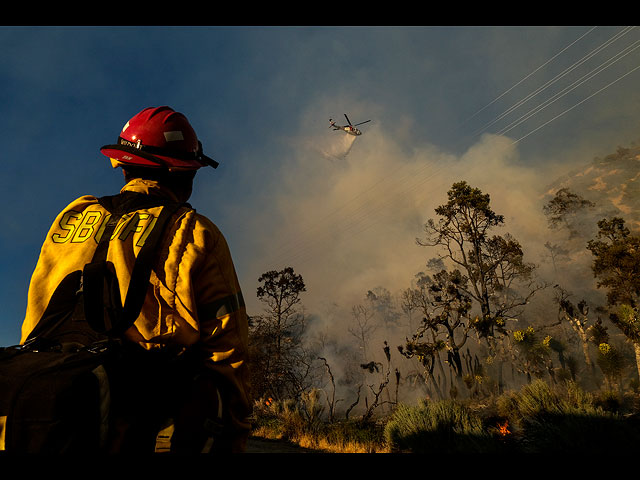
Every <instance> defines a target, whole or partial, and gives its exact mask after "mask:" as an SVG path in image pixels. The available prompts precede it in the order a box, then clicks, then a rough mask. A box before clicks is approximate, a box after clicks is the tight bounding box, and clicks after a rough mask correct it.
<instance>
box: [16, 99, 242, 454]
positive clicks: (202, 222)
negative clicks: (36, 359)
mask: <svg viewBox="0 0 640 480" xmlns="http://www.w3.org/2000/svg"><path fill="white" fill-rule="evenodd" d="M101 152H102V153H103V154H104V155H105V156H107V157H108V158H109V159H110V161H111V164H112V166H113V168H118V167H120V168H122V171H123V173H124V179H125V185H124V187H123V188H122V190H121V192H138V193H142V194H144V195H149V196H160V197H164V198H167V199H168V200H171V201H173V202H187V200H188V199H189V197H190V195H191V192H192V186H193V179H194V176H195V173H196V171H197V170H198V169H199V168H202V167H206V166H211V167H213V168H216V167H217V166H218V163H217V162H216V161H214V160H212V159H211V158H209V157H207V156H206V155H204V153H203V151H202V145H201V143H200V141H199V140H198V138H197V136H196V133H195V131H194V129H193V128H192V126H191V125H190V123H189V121H188V120H187V118H186V117H185V116H184V115H183V114H181V113H179V112H176V111H175V110H173V109H172V108H170V107H167V106H163V107H154V108H146V109H144V110H142V111H141V112H140V113H138V114H137V115H135V116H134V117H132V118H131V119H130V120H129V121H128V122H127V123H126V124H125V126H124V127H123V129H122V131H121V132H120V135H119V137H118V140H117V143H116V144H113V145H106V146H104V147H102V148H101ZM157 211H158V207H152V208H147V209H142V210H138V211H137V212H136V214H135V215H133V216H131V215H130V216H128V217H126V216H123V217H122V219H121V220H120V223H118V225H117V226H116V227H115V230H114V231H113V233H112V237H111V241H110V243H109V250H108V257H107V259H108V261H109V262H111V263H112V264H113V266H114V268H115V272H116V275H117V279H118V280H117V281H118V283H119V286H120V291H121V292H126V290H127V286H128V283H129V280H130V278H131V271H130V269H131V266H132V263H133V261H134V260H135V255H136V254H137V252H138V251H139V249H140V245H141V244H142V243H144V239H145V234H148V232H149V230H150V229H151V228H152V227H153V222H154V219H155V218H156V215H157ZM107 213H108V212H107V211H106V210H105V209H104V208H102V206H101V205H100V204H99V203H98V200H97V198H96V197H94V196H91V195H86V196H82V197H80V198H78V199H77V200H75V201H73V202H71V203H70V204H69V205H68V206H67V208H65V209H64V210H63V211H62V212H61V213H60V214H59V215H58V217H57V218H56V219H55V221H54V222H53V225H52V227H51V229H50V231H49V233H48V235H47V237H46V240H45V242H44V244H43V246H42V249H41V253H40V257H39V259H38V263H37V265H36V268H35V270H34V273H33V276H32V278H31V283H30V286H29V293H28V300H27V311H26V316H25V320H24V323H23V325H22V337H21V341H22V342H24V341H25V340H26V339H27V337H28V336H29V333H30V332H31V331H32V329H33V328H34V327H35V326H36V324H37V323H38V321H39V319H40V318H41V317H42V315H43V313H44V311H45V310H46V309H47V306H48V304H49V300H50V299H51V296H52V294H53V292H54V289H55V288H56V286H57V285H58V284H59V283H60V282H61V281H62V280H63V279H64V277H65V276H66V275H68V274H69V272H72V271H75V270H78V269H79V270H82V268H83V265H84V264H86V263H87V262H89V261H90V260H91V256H92V254H93V252H94V250H95V247H96V244H97V239H98V236H99V235H100V232H101V228H100V227H101V226H102V225H103V224H104V223H106V222H104V220H105V218H106V217H107ZM125 217H126V218H125ZM157 250H158V251H157V255H158V258H157V260H156V263H155V265H154V268H153V271H152V273H151V277H150V287H149V289H148V291H147V294H146V297H145V300H144V304H143V307H142V310H141V313H140V315H139V316H138V318H137V320H136V321H135V323H134V324H133V326H131V327H130V328H129V329H128V330H126V331H125V333H124V339H125V341H126V342H131V344H136V345H139V346H141V347H142V348H141V350H142V349H143V350H144V351H145V352H150V354H151V353H152V352H171V354H172V355H173V354H176V355H177V354H178V353H179V354H184V352H189V353H190V357H189V358H192V359H194V358H195V359H197V362H198V363H199V366H198V367H200V366H201V367H202V368H196V369H194V370H190V371H189V374H190V375H191V377H189V378H190V383H188V385H187V384H185V385H187V386H186V387H184V388H182V387H177V386H176V385H173V386H170V385H167V386H166V390H165V391H163V390H162V389H161V390H160V393H157V394H154V395H156V398H155V399H154V398H151V399H146V400H137V401H136V402H135V403H136V405H135V406H134V407H131V411H133V412H135V411H136V409H137V411H138V412H141V411H145V410H146V409H152V407H151V405H154V404H159V403H161V402H159V397H162V398H163V399H165V398H171V399H177V400H176V402H178V403H177V404H171V405H172V408H174V410H172V413H171V415H170V416H171V417H172V420H173V437H172V439H171V450H172V451H176V452H201V451H207V450H210V449H212V450H214V451H226V452H242V451H244V450H245V447H246V439H247V436H248V431H249V423H248V416H249V414H250V413H251V403H250V400H249V391H248V390H249V386H248V372H247V359H246V355H247V335H248V324H247V314H246V309H245V305H244V301H243V298H242V292H241V289H240V285H239V283H238V279H237V275H236V272H235V269H234V264H233V261H232V258H231V255H230V252H229V248H228V245H227V243H226V240H225V238H224V237H223V235H222V233H221V232H220V231H219V230H218V228H217V227H216V226H215V225H214V224H213V223H212V222H211V221H210V220H209V219H207V218H206V217H205V216H203V215H201V214H199V213H197V212H196V211H195V210H194V209H193V208H191V207H190V205H188V204H186V205H185V206H184V207H183V208H180V209H179V210H178V211H177V213H175V214H174V216H173V218H172V219H171V220H170V221H169V223H168V226H167V227H166V230H165V231H164V237H163V240H162V243H161V244H160V245H159V247H158V249H157ZM126 342H125V343H126ZM194 352H195V353H194ZM184 356H186V355H184ZM191 363H193V361H192V362H191ZM194 371H195V372H196V374H193V372H194ZM160 378H162V372H160ZM167 378H168V377H167ZM136 382H137V380H136ZM187 393H188V394H187ZM176 405H177V406H176ZM165 413H166V412H162V413H158V415H164V414H165ZM165 416H166V415H165ZM165 420H166V419H164V418H163V419H161V420H158V423H157V424H154V425H153V427H149V428H152V429H156V430H157V428H160V427H161V426H162V425H161V423H162V422H164V421H165ZM123 422H124V420H123ZM123 425H124V426H123ZM120 426H121V427H122V429H121V430H122V431H123V432H124V431H126V430H127V426H126V422H125V423H123V424H122V425H120ZM164 426H166V424H165V425H164ZM147 427H148V425H146V426H145V428H147ZM129 430H130V432H131V431H134V430H135V429H133V428H130V429H129ZM156 434H157V431H154V432H149V431H145V432H144V433H140V432H138V433H137V434H133V433H131V434H130V435H129V437H127V435H126V434H124V433H123V434H121V435H120V436H114V438H116V440H113V439H112V440H111V442H112V448H111V450H113V451H123V450H124V451H126V450H127V449H131V450H135V449H143V450H144V449H147V450H151V451H153V448H154V446H153V445H155V443H154V442H155V439H156V437H155V436H156Z"/></svg>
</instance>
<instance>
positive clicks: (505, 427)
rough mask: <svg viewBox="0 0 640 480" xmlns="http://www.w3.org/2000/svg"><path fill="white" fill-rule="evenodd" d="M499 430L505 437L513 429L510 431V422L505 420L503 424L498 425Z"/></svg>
mask: <svg viewBox="0 0 640 480" xmlns="http://www.w3.org/2000/svg"><path fill="white" fill-rule="evenodd" d="M498 431H499V432H500V435H502V436H503V437H504V436H506V435H509V434H510V433H511V431H509V422H508V421H506V420H505V422H504V423H503V424H502V425H498Z"/></svg>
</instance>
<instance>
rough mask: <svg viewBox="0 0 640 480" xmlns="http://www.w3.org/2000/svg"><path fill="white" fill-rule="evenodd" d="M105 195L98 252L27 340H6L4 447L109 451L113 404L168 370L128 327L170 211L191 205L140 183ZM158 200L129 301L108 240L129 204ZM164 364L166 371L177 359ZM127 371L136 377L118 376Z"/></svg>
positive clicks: (0, 373) (1, 370) (0, 399)
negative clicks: (146, 190)
mask: <svg viewBox="0 0 640 480" xmlns="http://www.w3.org/2000/svg"><path fill="white" fill-rule="evenodd" d="M99 202H100V204H101V205H102V206H103V207H104V208H105V209H106V210H107V211H109V212H110V213H111V216H110V218H109V219H108V223H107V225H106V227H105V230H104V233H103V234H102V236H101V238H100V242H99V243H98V245H97V247H96V251H95V254H94V256H93V259H92V261H91V262H90V263H88V264H87V265H85V267H84V269H83V270H82V271H81V270H78V271H74V272H71V273H70V274H69V275H68V276H67V277H66V278H65V279H64V280H63V281H62V282H61V283H60V285H59V286H58V287H57V289H56V290H55V292H54V294H53V296H52V298H51V300H50V302H49V305H48V307H47V309H46V311H45V312H44V314H43V316H42V318H41V319H40V321H39V322H38V324H37V325H36V327H35V329H34V330H33V332H32V333H31V334H30V335H29V337H28V339H27V340H26V341H25V343H24V344H23V345H19V346H14V347H6V348H2V349H0V450H6V451H7V452H19V453H78V452H93V453H95V452H101V451H104V450H105V449H106V448H107V444H108V442H109V438H110V435H111V433H112V430H113V426H114V423H113V422H114V416H113V410H114V408H113V407H114V405H117V404H118V403H120V404H122V403H126V402H127V401H129V400H131V401H137V400H136V399H134V398H128V396H129V397H131V395H129V394H130V393H131V392H130V391H129V390H131V389H132V385H136V387H137V388H138V389H139V390H140V391H142V390H144V389H145V383H144V382H145V381H151V380H149V378H150V377H153V375H149V372H150V371H154V369H155V371H157V372H158V375H159V374H160V373H159V372H160V369H159V368H157V365H158V358H157V356H154V355H153V354H151V353H150V352H148V351H147V350H144V349H142V347H138V346H137V345H134V344H132V343H131V342H124V341H123V340H122V339H121V335H122V333H123V332H124V331H125V330H126V329H127V328H129V326H131V325H132V324H133V322H134V321H135V320H136V318H137V317H138V315H139V313H140V310H141V308H142V304H143V302H144V298H145V295H146V292H147V289H148V286H149V276H150V273H151V269H152V263H153V260H154V254H155V252H156V247H157V245H158V244H159V241H160V240H161V238H162V237H163V232H164V227H165V225H166V223H167V221H168V220H169V219H170V218H171V217H172V215H173V214H174V213H175V212H176V211H177V210H178V209H179V208H181V207H183V206H187V207H189V205H188V204H181V203H173V202H170V201H168V200H166V199H163V198H162V197H156V196H150V195H143V194H138V193H134V192H124V193H121V194H119V195H114V196H109V197H102V198H100V199H99ZM159 205H162V206H163V208H162V210H161V213H160V214H159V216H158V218H157V221H156V223H155V225H154V226H153V229H152V231H151V233H150V234H149V236H148V237H147V239H146V241H145V243H144V245H143V247H142V249H141V250H140V252H139V254H138V256H137V258H136V262H135V266H134V268H133V271H132V276H131V283H130V284H129V287H128V291H127V295H126V299H125V301H124V304H123V303H122V302H121V296H120V290H119V286H118V282H117V278H116V275H115V270H114V268H113V265H112V264H111V263H110V262H107V261H106V254H107V250H108V246H109V240H110V238H111V235H112V232H113V229H114V228H115V226H116V225H117V223H118V221H119V220H120V218H121V217H122V216H123V215H124V214H126V213H133V215H137V213H135V211H136V210H139V209H142V208H149V207H153V206H159ZM135 220H136V219H133V220H132V221H135ZM163 360H164V358H163ZM161 370H162V371H163V372H164V373H163V375H164V374H166V372H167V371H169V370H170V369H167V367H166V365H165V366H164V367H163V368H162V369H161ZM123 373H126V374H127V375H128V378H129V380H128V383H127V382H124V381H120V380H119V376H121V375H122V374H123ZM156 380H157V378H156Z"/></svg>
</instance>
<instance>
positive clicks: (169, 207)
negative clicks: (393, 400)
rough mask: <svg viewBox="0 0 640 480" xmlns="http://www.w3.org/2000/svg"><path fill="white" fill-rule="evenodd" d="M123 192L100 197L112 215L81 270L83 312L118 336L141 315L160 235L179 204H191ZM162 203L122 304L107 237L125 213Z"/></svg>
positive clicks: (95, 326) (98, 327)
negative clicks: (108, 257) (108, 259)
mask: <svg viewBox="0 0 640 480" xmlns="http://www.w3.org/2000/svg"><path fill="white" fill-rule="evenodd" d="M132 193H133V192H125V193H123V194H119V195H114V196H111V197H102V198H100V199H99V202H100V204H101V205H102V206H103V207H104V208H105V209H107V210H108V211H110V213H111V217H110V218H109V221H108V223H107V225H106V226H105V229H104V232H103V234H102V237H101V238H100V242H99V243H98V246H97V248H96V251H95V253H94V256H93V259H92V261H91V262H90V263H88V264H87V265H85V267H84V270H83V287H82V288H83V296H84V312H85V317H86V319H87V322H88V323H89V324H90V325H91V327H92V328H93V329H94V330H96V331H98V332H101V333H109V334H112V335H116V336H118V335H121V334H122V333H124V331H125V330H127V329H128V328H129V327H130V326H131V325H133V323H134V322H135V320H136V318H138V315H139V314H140V310H141V309H142V305H143V303H144V299H145V296H146V293H147V289H148V286H149V277H150V275H151V269H152V266H153V259H154V254H155V252H156V247H157V245H158V243H159V242H160V239H161V238H162V236H163V233H164V230H165V226H166V224H167V222H168V220H169V219H170V218H171V217H172V216H173V214H174V213H175V212H176V211H177V210H178V209H179V208H181V207H183V206H187V207H190V205H188V204H185V203H175V202H171V201H169V200H167V199H164V198H162V197H152V196H150V195H142V194H132ZM159 205H161V206H162V207H163V208H162V210H161V211H160V214H159V216H158V219H157V220H156V222H155V225H154V226H153V230H152V231H151V233H150V234H149V236H148V237H147V239H146V241H145V243H144V245H143V247H142V248H141V250H140V252H139V253H138V256H137V258H136V261H135V264H134V267H133V270H132V273H131V281H130V283H129V288H128V290H127V296H126V299H125V302H124V305H122V303H121V297H120V290H119V286H118V282H117V278H116V276H115V269H114V267H113V265H112V264H111V263H110V262H107V261H106V256H107V251H108V248H109V240H110V238H111V235H112V233H113V230H114V228H115V226H116V225H117V224H118V221H119V220H120V218H121V217H122V216H123V215H124V214H125V213H130V212H132V211H136V210H140V209H143V208H150V207H153V206H159Z"/></svg>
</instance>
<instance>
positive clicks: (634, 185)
mask: <svg viewBox="0 0 640 480" xmlns="http://www.w3.org/2000/svg"><path fill="white" fill-rule="evenodd" d="M561 188H569V189H570V190H571V191H572V192H574V193H577V194H579V195H581V196H582V197H584V198H585V199H586V200H590V201H591V202H594V203H595V208H593V209H592V211H591V214H590V217H591V219H594V220H596V221H597V220H599V219H601V218H604V217H611V216H614V215H617V216H620V217H622V218H624V219H625V221H626V222H627V225H628V226H629V228H631V229H632V230H639V229H640V147H630V148H618V151H617V152H615V153H612V154H610V155H607V156H606V157H604V158H602V159H601V158H595V159H594V160H593V161H592V162H590V163H588V164H587V165H585V166H584V167H581V168H578V169H575V170H573V171H571V172H569V173H568V174H567V175H565V176H563V177H561V178H559V179H557V180H556V181H554V182H553V183H551V184H550V185H549V186H548V187H547V188H546V195H547V196H549V198H550V197H551V196H553V195H554V194H555V193H556V192H557V191H558V190H559V189H561Z"/></svg>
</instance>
